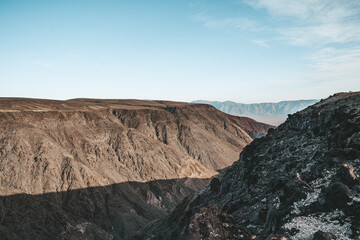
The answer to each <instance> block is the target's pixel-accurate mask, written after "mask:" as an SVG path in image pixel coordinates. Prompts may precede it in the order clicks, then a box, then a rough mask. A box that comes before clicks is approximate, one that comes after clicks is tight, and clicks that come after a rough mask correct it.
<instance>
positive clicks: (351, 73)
mask: <svg viewBox="0 0 360 240" xmlns="http://www.w3.org/2000/svg"><path fill="white" fill-rule="evenodd" d="M359 90H360V0H341V1H338V0H303V1H299V0H268V1H267V0H222V1H219V0H188V1H187V0H181V1H166V0H129V1H126V0H113V1H111V0H98V1H92V0H72V1H70V0H62V1H54V0H43V1H40V0H39V1H38V0H32V1H28V0H23V1H19V0H0V97H32V98H48V99H70V98H83V97H86V98H116V99H129V98H131V99H157V100H160V99H162V100H165V99H166V100H176V101H193V100H198V99H203V100H212V101H227V100H229V101H235V102H242V103H252V102H277V101H281V100H296V99H320V98H326V97H328V96H329V95H331V94H334V93H336V92H341V91H359Z"/></svg>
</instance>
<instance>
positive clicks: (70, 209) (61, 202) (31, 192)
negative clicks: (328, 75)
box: [0, 98, 271, 239]
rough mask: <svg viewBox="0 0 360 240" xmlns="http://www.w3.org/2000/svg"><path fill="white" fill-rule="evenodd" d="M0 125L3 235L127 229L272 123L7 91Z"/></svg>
mask: <svg viewBox="0 0 360 240" xmlns="http://www.w3.org/2000/svg"><path fill="white" fill-rule="evenodd" d="M0 124H1V126H2V128H1V130H0V149H1V152H0V161H1V162H0V170H1V175H0V180H1V186H0V195H1V196H2V197H1V205H0V209H1V212H2V216H3V217H2V220H1V222H0V223H1V226H2V227H1V228H0V231H1V232H2V235H4V236H8V238H10V239H24V238H27V239H33V238H37V237H39V238H44V237H45V238H49V237H55V236H60V234H61V236H68V235H69V234H70V235H69V236H72V235H71V234H75V233H77V231H80V232H82V233H83V234H84V236H92V235H94V234H95V235H94V236H98V235H99V236H102V237H100V238H103V237H104V236H108V237H109V236H115V237H116V236H118V237H129V235H131V234H134V233H135V232H136V230H138V229H139V228H140V227H142V226H144V225H145V224H146V223H148V222H150V221H151V220H154V219H157V218H159V217H162V216H164V215H165V214H166V213H167V212H169V211H170V210H171V209H173V208H174V207H175V206H176V204H178V203H179V202H180V201H181V200H182V199H183V198H184V197H186V196H188V195H189V194H191V193H193V192H194V191H197V190H199V189H201V188H202V187H204V186H205V185H206V183H208V181H209V179H210V178H211V177H213V176H214V175H216V174H217V173H218V172H217V171H220V170H222V169H224V168H226V167H228V166H230V165H231V164H232V163H233V162H234V161H235V160H236V159H237V158H238V156H239V153H240V152H241V150H242V148H243V147H245V146H246V145H247V144H248V143H250V142H251V141H252V140H253V138H255V137H258V136H262V135H264V134H266V132H267V130H268V129H269V128H270V127H271V126H270V125H266V124H262V123H259V122H256V121H254V120H251V119H249V118H241V117H235V116H231V115H227V114H225V113H222V112H220V111H218V110H216V109H215V108H213V107H212V106H209V105H204V104H189V103H180V102H165V101H140V100H96V99H74V100H68V101H52V100H40V99H14V98H9V99H4V98H3V99H0ZM15 206H16V207H15ZM81 226H82V227H81ZM84 226H87V227H84ZM74 229H75V230H74ZM82 229H83V230H82ZM84 229H85V230H84ZM94 229H96V230H94ZM93 232H95V233H93ZM104 234H105V235H104Z"/></svg>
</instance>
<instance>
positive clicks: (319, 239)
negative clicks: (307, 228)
mask: <svg viewBox="0 0 360 240" xmlns="http://www.w3.org/2000/svg"><path fill="white" fill-rule="evenodd" d="M313 239H314V240H336V239H337V238H336V236H335V235H334V234H332V233H329V232H324V231H321V230H319V231H317V232H316V233H315V234H314V238H313Z"/></svg>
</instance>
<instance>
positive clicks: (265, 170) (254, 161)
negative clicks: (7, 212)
mask: <svg viewBox="0 0 360 240" xmlns="http://www.w3.org/2000/svg"><path fill="white" fill-rule="evenodd" d="M359 132H360V93H341V94H336V95H334V96H331V97H330V98H328V99H326V100H323V101H321V102H319V103H317V104H315V105H313V106H311V107H308V108H307V109H305V110H303V111H301V112H298V113H295V114H293V115H290V116H289V118H288V119H287V121H286V122H285V123H284V124H282V125H280V126H279V127H278V128H277V129H275V130H273V131H271V132H269V133H268V134H267V135H266V136H265V137H262V138H260V139H256V140H254V141H253V142H252V143H251V144H250V145H248V146H247V147H246V148H245V149H244V150H243V152H242V153H241V156H240V159H239V161H237V162H235V163H234V164H233V165H232V166H231V167H230V168H228V169H227V171H226V172H225V173H224V174H223V175H222V176H221V177H220V178H219V179H220V190H219V191H218V192H217V191H211V187H210V186H209V187H207V188H206V189H204V190H203V191H201V192H200V193H198V194H197V195H195V196H194V197H193V199H192V200H191V201H188V204H187V207H186V208H183V209H184V210H183V212H182V214H179V213H178V218H177V219H178V220H177V221H175V222H171V221H168V220H169V219H168V218H166V219H165V220H164V221H163V222H161V223H158V224H154V225H152V226H149V227H148V229H147V230H146V231H143V232H141V233H140V234H139V236H141V237H149V236H150V239H184V238H182V232H181V231H184V229H188V226H189V223H190V221H191V219H192V218H193V216H194V214H195V213H196V212H198V210H199V209H202V208H204V207H208V206H214V205H217V206H219V208H220V209H221V210H222V211H223V212H225V213H227V214H230V215H231V216H232V217H233V219H234V222H235V223H236V224H235V227H236V228H239V229H241V230H245V231H247V232H249V234H250V235H251V236H252V237H254V239H272V238H273V237H275V239H281V238H287V239H295V240H296V239H298V240H300V239H313V238H314V237H316V239H324V237H325V238H328V239H332V238H333V237H335V238H337V239H358V238H360V231H359V229H360V200H359V199H360V198H359V197H360V195H359V193H360V191H359V189H360V186H359V183H358V180H357V179H358V175H359V171H360V170H359V169H360V151H359V149H360V148H359V145H358V144H359V136H360V135H359ZM179 215H181V216H179ZM264 219H265V220H264ZM155 229H156V231H155ZM180 229H181V231H180ZM318 231H322V232H324V234H320V233H317V232H318ZM315 233H317V234H316V236H314V234H315ZM169 234H171V236H172V237H173V238H169ZM151 236H154V237H153V238H152V237H151ZM174 236H176V237H174ZM185 239H187V238H185Z"/></svg>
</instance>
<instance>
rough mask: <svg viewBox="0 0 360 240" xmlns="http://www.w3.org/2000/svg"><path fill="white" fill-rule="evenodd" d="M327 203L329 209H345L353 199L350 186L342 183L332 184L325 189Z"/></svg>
mask: <svg viewBox="0 0 360 240" xmlns="http://www.w3.org/2000/svg"><path fill="white" fill-rule="evenodd" d="M324 195H325V204H326V207H327V208H328V209H336V208H338V209H343V208H345V207H346V204H347V203H348V202H350V201H351V197H352V196H351V192H350V190H349V188H348V187H347V186H346V185H345V184H343V183H341V182H336V183H333V184H331V185H330V186H329V187H327V188H326V189H325V190H324Z"/></svg>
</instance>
